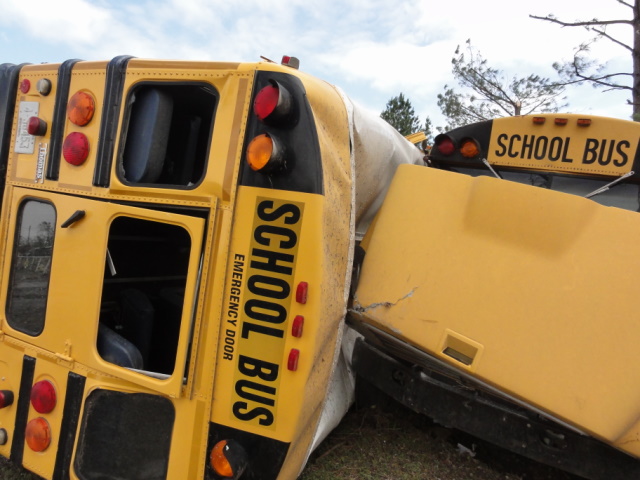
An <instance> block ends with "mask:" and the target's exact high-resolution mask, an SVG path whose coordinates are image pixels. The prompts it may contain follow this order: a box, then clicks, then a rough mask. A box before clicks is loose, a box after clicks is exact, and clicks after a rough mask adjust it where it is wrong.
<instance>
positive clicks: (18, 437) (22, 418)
mask: <svg viewBox="0 0 640 480" xmlns="http://www.w3.org/2000/svg"><path fill="white" fill-rule="evenodd" d="M35 369H36V359H35V358H33V357H29V356H28V355H25V356H24V358H23V360H22V378H21V379H20V391H19V392H18V404H17V406H16V423H15V427H14V429H13V443H12V444H11V461H12V462H14V463H16V464H18V465H21V464H22V456H23V455H24V433H25V429H26V428H27V417H28V416H29V402H30V400H31V385H33V374H34V372H35Z"/></svg>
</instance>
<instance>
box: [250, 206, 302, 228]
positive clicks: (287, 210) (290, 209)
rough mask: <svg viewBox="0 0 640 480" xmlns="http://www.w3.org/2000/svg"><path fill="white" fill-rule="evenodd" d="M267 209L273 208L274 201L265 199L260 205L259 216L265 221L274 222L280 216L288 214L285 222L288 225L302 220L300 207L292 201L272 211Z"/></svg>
mask: <svg viewBox="0 0 640 480" xmlns="http://www.w3.org/2000/svg"><path fill="white" fill-rule="evenodd" d="M267 209H270V210H273V201H272V200H264V201H262V202H260V204H259V205H258V209H257V211H258V217H259V218H260V219H261V220H264V221H265V222H273V221H275V220H278V219H279V218H280V217H282V216H285V215H287V214H290V215H287V216H286V217H285V219H284V223H286V224H287V225H294V224H296V223H298V221H299V220H300V209H299V208H298V207H297V206H296V205H293V204H291V203H285V204H284V205H280V206H279V207H278V208H276V209H275V210H273V211H271V212H267Z"/></svg>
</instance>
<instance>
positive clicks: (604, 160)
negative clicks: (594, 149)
mask: <svg viewBox="0 0 640 480" xmlns="http://www.w3.org/2000/svg"><path fill="white" fill-rule="evenodd" d="M607 143H608V141H607V140H602V142H600V155H598V163H599V164H600V165H602V166H606V165H609V163H611V154H612V153H613V152H612V148H611V146H613V145H611V146H610V147H609V155H608V156H605V150H606V149H607Z"/></svg>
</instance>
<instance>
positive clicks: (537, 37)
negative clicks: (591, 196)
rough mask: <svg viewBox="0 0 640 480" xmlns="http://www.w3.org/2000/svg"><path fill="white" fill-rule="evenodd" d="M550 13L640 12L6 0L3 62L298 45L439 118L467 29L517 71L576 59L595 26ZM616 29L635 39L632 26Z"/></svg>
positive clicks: (265, 0) (591, 97)
mask: <svg viewBox="0 0 640 480" xmlns="http://www.w3.org/2000/svg"><path fill="white" fill-rule="evenodd" d="M628 1H630V2H633V0H628ZM549 13H552V14H554V15H555V16H556V17H558V18H560V19H562V20H565V21H573V20H578V19H580V20H587V19H592V18H598V19H599V20H608V19H621V18H625V19H628V18H631V9H629V8H628V7H625V6H624V5H620V4H619V3H618V1H617V0H536V1H535V2H526V1H514V0H486V1H481V0H440V1H434V0H413V1H410V0H322V1H317V2H311V1H309V0H242V1H237V0H138V1H136V0H28V1H27V0H0V63H24V62H27V63H40V62H60V61H63V60H66V59H70V58H80V59H85V60H105V59H110V58H112V57H115V56H117V55H123V54H127V55H133V56H136V57H141V58H167V59H169V58H170V59H189V60H198V59H199V60H214V61H216V60H220V61H258V60H259V59H260V56H265V57H267V58H270V59H273V60H276V61H279V60H280V58H281V57H282V55H291V56H296V57H298V58H299V59H300V69H301V70H304V71H307V72H309V73H312V74H314V75H316V76H318V77H320V78H322V79H324V80H327V81H329V82H331V83H333V84H336V85H338V86H339V87H341V88H342V89H343V90H344V91H345V93H346V94H347V95H348V96H349V97H351V98H352V99H353V100H355V101H356V102H358V103H360V104H362V105H363V106H365V107H366V108H368V109H370V110H372V111H374V112H376V113H380V112H381V111H382V110H383V109H384V108H385V105H386V103H387V101H388V100H389V99H390V98H392V97H394V96H396V95H398V94H399V93H400V92H402V93H404V95H405V96H407V97H408V98H409V99H410V100H411V103H412V105H413V106H414V109H415V111H416V114H418V115H419V116H420V118H421V119H424V118H425V117H427V116H429V117H431V119H432V121H433V122H434V125H435V126H437V125H439V124H442V123H443V121H442V117H441V114H440V111H439V109H438V107H437V104H436V101H437V99H436V96H437V94H438V93H441V92H442V91H443V87H444V85H445V84H448V85H450V86H456V83H455V80H454V79H453V75H452V73H451V58H452V57H453V54H454V52H455V49H456V46H457V45H462V46H463V45H464V44H465V41H466V40H467V39H471V42H472V44H473V45H474V47H476V48H477V49H478V50H479V51H480V53H481V54H482V56H483V57H484V58H485V59H486V60H487V61H488V64H489V65H490V66H491V67H494V68H497V69H500V70H502V71H503V72H504V73H505V74H506V75H507V76H508V77H512V76H526V75H528V74H530V73H537V74H539V75H541V76H544V77H554V75H555V72H554V71H553V69H552V68H551V64H552V63H553V62H554V61H560V60H568V59H570V58H571V56H572V52H573V49H574V48H575V47H576V46H578V45H579V44H580V43H581V42H582V41H585V40H587V39H588V38H590V36H589V33H588V32H586V31H585V30H584V29H583V28H579V27H571V28H561V27H560V26H558V25H552V24H550V23H548V22H543V21H540V20H534V19H531V18H529V14H535V15H540V16H543V15H546V14H549ZM608 32H609V33H612V34H615V35H616V36H618V37H619V38H620V39H621V40H622V41H624V42H625V43H626V44H631V40H632V29H631V27H630V26H624V27H617V28H613V27H610V28H609V30H608ZM593 55H594V57H595V58H597V59H598V60H599V61H602V62H609V65H610V70H612V71H625V72H630V71H631V54H630V52H628V51H627V50H625V49H624V48H622V47H620V46H616V45H615V44H613V43H612V42H608V41H601V42H599V44H597V45H596V47H595V48H594V49H593ZM567 94H568V99H567V100H568V102H569V106H568V107H567V108H565V109H564V111H566V112H572V113H584V114H593V115H606V116H612V117H618V118H629V116H630V114H631V107H629V106H628V105H626V101H627V99H628V98H629V95H627V94H626V93H605V92H602V91H601V90H596V89H594V88H593V87H590V86H583V87H576V88H573V87H572V88H570V89H569V90H567Z"/></svg>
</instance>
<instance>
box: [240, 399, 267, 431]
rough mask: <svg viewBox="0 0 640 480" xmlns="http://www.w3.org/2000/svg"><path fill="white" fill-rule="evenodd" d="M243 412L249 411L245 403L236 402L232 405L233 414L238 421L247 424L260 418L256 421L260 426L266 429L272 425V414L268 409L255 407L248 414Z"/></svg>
mask: <svg viewBox="0 0 640 480" xmlns="http://www.w3.org/2000/svg"><path fill="white" fill-rule="evenodd" d="M243 410H249V405H248V404H247V402H236V403H234V404H233V414H234V415H235V417H236V418H237V419H238V420H243V421H245V422H248V421H251V420H254V419H256V418H258V417H260V416H262V418H260V420H258V423H260V425H262V426H265V427H268V426H269V425H272V424H273V412H271V410H269V409H268V408H264V407H257V408H253V409H251V410H249V411H248V412H244V411H243Z"/></svg>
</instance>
